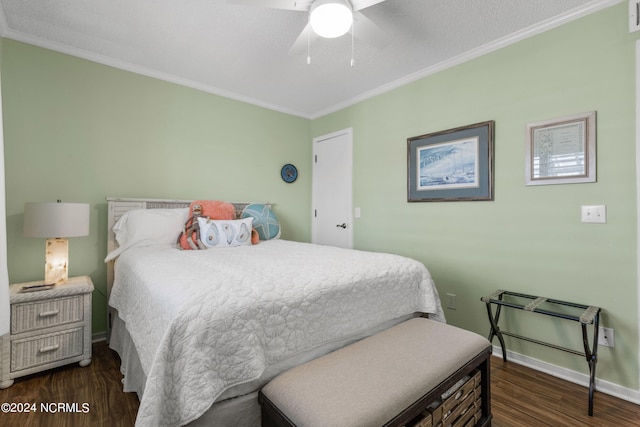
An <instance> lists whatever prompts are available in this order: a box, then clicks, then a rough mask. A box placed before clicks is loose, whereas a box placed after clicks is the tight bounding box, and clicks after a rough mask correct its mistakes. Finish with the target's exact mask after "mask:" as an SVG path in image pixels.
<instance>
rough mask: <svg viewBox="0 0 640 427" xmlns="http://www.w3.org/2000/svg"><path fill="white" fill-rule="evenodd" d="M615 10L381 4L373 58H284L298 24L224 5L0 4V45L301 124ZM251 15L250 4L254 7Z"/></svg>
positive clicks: (478, 1) (208, 0) (503, 1)
mask: <svg viewBox="0 0 640 427" xmlns="http://www.w3.org/2000/svg"><path fill="white" fill-rule="evenodd" d="M618 2H619V0H596V1H594V0H386V1H384V2H382V3H379V4H377V5H374V6H371V7H369V8H366V9H364V10H363V11H362V13H363V14H365V15H366V16H367V17H368V18H369V19H370V20H372V21H373V22H375V23H376V24H377V25H378V26H379V27H381V28H382V29H383V30H384V31H385V32H386V33H387V35H388V36H389V40H390V43H389V45H388V46H387V47H386V48H384V49H377V48H374V47H372V46H369V45H367V44H366V43H363V42H360V41H359V40H358V39H357V38H356V39H355V45H354V59H355V67H351V66H350V60H351V49H352V47H351V40H352V37H351V36H350V35H349V34H347V35H345V36H343V37H340V38H337V39H318V40H317V41H316V42H315V43H314V44H312V46H311V64H310V65H307V62H306V53H305V54H301V55H293V56H291V55H289V54H288V52H289V49H290V47H291V45H292V44H293V42H294V41H295V40H296V38H297V37H298V34H299V33H300V32H301V31H302V29H303V28H304V26H305V25H306V23H307V19H308V17H307V14H306V13H304V12H297V11H289V10H275V9H265V8H260V7H250V6H242V5H235V4H228V3H226V2H225V0H108V1H107V0H0V8H1V10H0V12H1V13H0V33H1V35H2V36H3V37H7V38H11V39H15V40H19V41H23V42H26V43H31V44H34V45H37V46H42V47H46V48H49V49H53V50H57V51H60V52H64V53H69V54H71V55H75V56H79V57H82V58H86V59H89V60H93V61H97V62H101V63H104V64H107V65H111V66H114V67H118V68H122V69H125V70H130V71H134V72H137V73H141V74H145V75H149V76H153V77H157V78H161V79H164V80H168V81H171V82H175V83H179V84H182V85H186V86H190V87H193V88H197V89H201V90H204V91H207V92H211V93H215V94H219V95H222V96H226V97H230V98H233V99H238V100H242V101H246V102H250V103H253V104H257V105H260V106H264V107H267V108H271V109H274V110H277V111H282V112H286V113H290V114H295V115H298V116H302V117H308V118H314V117H319V116H321V115H323V114H326V113H328V112H331V111H335V110H337V109H339V108H342V107H344V106H347V105H350V104H353V103H355V102H357V101H359V100H361V99H366V98H367V97H370V96H372V95H375V94H377V93H381V92H383V91H385V90H388V89H390V88H393V87H397V86H399V85H401V84H404V83H406V82H409V81H411V80H415V79H417V78H419V77H422V76H425V75H428V74H429V73H432V72H434V71H436V70H439V69H442V68H445V67H446V66H449V65H452V64H455V63H459V62H461V61H464V60H466V59H469V58H472V57H475V56H477V55H480V54H482V53H486V52H489V51H491V50H494V49H496V48H499V47H501V46H504V45H506V44H509V43H511V42H514V41H517V40H520V39H522V38H524V37H527V36H529V35H532V34H536V33H539V32H541V31H544V30H547V29H549V28H553V27H555V26H557V25H560V24H563V23H565V22H568V21H570V20H573V19H576V18H579V17H581V16H584V15H586V14H588V13H592V12H594V11H597V10H600V9H602V8H604V7H608V6H611V5H613V4H616V3H618ZM255 3H256V4H259V3H260V0H256V1H255Z"/></svg>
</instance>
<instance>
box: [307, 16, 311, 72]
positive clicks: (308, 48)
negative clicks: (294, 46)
mask: <svg viewBox="0 0 640 427" xmlns="http://www.w3.org/2000/svg"><path fill="white" fill-rule="evenodd" d="M308 25H311V15H309V24H308ZM310 64H311V30H309V31H307V65H310Z"/></svg>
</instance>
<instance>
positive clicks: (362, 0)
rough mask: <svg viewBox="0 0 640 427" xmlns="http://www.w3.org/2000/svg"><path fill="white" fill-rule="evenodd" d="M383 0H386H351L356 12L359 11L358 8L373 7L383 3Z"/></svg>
mask: <svg viewBox="0 0 640 427" xmlns="http://www.w3.org/2000/svg"><path fill="white" fill-rule="evenodd" d="M383 1H385V0H351V5H352V6H353V10H354V12H357V11H358V10H362V9H365V8H367V7H371V6H373V5H376V4H378V3H382V2H383Z"/></svg>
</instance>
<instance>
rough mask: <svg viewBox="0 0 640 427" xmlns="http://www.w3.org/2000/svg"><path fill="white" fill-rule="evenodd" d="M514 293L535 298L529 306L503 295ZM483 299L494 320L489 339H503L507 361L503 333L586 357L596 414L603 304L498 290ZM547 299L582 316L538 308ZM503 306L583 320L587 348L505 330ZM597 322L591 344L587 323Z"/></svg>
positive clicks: (583, 336)
mask: <svg viewBox="0 0 640 427" xmlns="http://www.w3.org/2000/svg"><path fill="white" fill-rule="evenodd" d="M505 295H508V296H514V297H521V298H527V299H531V300H532V301H531V302H530V303H529V304H527V305H522V304H515V303H512V302H508V301H504V300H503V296H505ZM481 300H482V301H483V302H484V303H485V304H486V305H487V315H488V316H489V322H490V323H491V331H490V332H489V337H488V339H489V341H493V338H494V337H498V340H499V341H500V345H501V346H502V359H503V360H504V361H505V362H506V361H507V347H506V346H505V343H504V338H503V335H507V336H510V337H513V338H518V339H521V340H525V341H529V342H532V343H535V344H540V345H544V346H546V347H550V348H553V349H556V350H561V351H564V352H567V353H571V354H575V355H577V356H582V357H585V358H586V360H587V363H588V364H589V416H593V394H594V393H595V391H596V363H598V327H599V324H600V312H601V308H600V307H594V306H588V305H583V304H576V303H573V302H567V301H560V300H555V299H550V298H544V297H538V296H535V295H527V294H521V293H517V292H510V291H503V290H497V291H496V292H494V293H493V294H491V295H489V296H486V297H482V298H481ZM544 302H547V303H552V304H559V305H563V306H568V307H575V308H579V309H582V310H584V311H583V312H582V313H581V314H580V315H579V316H572V315H569V314H564V313H558V312H555V311H551V310H543V309H540V308H538V306H539V305H540V304H542V303H544ZM491 304H495V305H496V310H495V314H494V313H493V312H492V310H491ZM502 307H509V308H515V309H519V310H525V311H530V312H533V313H539V314H544V315H547V316H552V317H556V318H560V319H565V320H573V321H575V322H580V326H581V328H582V344H583V346H584V351H578V350H574V349H570V348H566V347H561V346H558V345H555V344H551V343H548V342H544V341H540V340H536V339H533V338H529V337H524V336H522V335H517V334H514V333H511V332H507V331H502V330H501V329H500V327H498V321H499V320H500V312H501V309H502ZM590 324H593V344H592V345H591V346H590V345H589V337H588V334H587V325H590Z"/></svg>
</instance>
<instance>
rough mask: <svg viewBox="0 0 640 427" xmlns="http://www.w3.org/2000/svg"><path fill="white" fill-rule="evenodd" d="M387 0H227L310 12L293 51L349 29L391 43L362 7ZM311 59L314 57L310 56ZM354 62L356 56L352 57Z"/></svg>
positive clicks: (368, 40)
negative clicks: (364, 13) (320, 38)
mask: <svg viewBox="0 0 640 427" xmlns="http://www.w3.org/2000/svg"><path fill="white" fill-rule="evenodd" d="M383 1H385V0H227V2H228V3H231V4H240V5H246V6H257V7H263V8H270V9H285V10H296V11H300V12H307V13H309V22H308V23H307V25H306V26H305V27H304V29H303V30H302V32H301V33H300V35H299V36H298V38H297V39H296V41H295V42H294V43H293V46H292V47H291V49H290V50H289V54H290V55H296V54H299V53H302V52H304V51H305V50H307V51H308V50H309V46H310V44H311V43H312V42H313V41H314V40H316V39H317V38H318V37H325V38H335V37H340V36H342V35H344V34H346V33H347V32H351V34H352V36H353V37H356V38H358V39H359V40H362V41H363V42H365V43H367V44H370V45H372V46H375V47H377V48H380V49H382V48H384V47H385V46H387V45H388V44H389V38H388V36H387V34H386V33H385V32H384V31H383V30H382V29H381V28H380V27H379V26H378V25H376V24H375V23H374V22H373V21H371V20H370V19H369V18H367V17H366V16H364V15H363V14H362V13H360V11H361V10H362V9H365V8H367V7H370V6H373V5H376V4H378V3H382V2H383ZM307 62H310V57H309V56H307ZM351 62H352V64H351V65H352V66H353V59H352V60H351Z"/></svg>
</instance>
